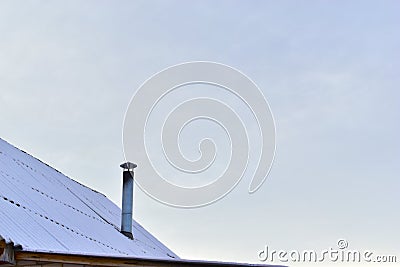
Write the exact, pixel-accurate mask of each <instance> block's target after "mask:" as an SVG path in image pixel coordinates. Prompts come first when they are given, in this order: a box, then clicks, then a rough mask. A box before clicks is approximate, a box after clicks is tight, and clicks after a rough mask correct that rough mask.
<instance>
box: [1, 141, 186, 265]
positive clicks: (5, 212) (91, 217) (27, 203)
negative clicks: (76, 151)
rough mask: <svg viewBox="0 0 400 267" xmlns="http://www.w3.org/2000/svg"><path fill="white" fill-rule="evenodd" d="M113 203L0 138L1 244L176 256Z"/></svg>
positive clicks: (73, 251)
mask: <svg viewBox="0 0 400 267" xmlns="http://www.w3.org/2000/svg"><path fill="white" fill-rule="evenodd" d="M120 219H121V210H120V208H119V207H118V206H117V205H115V204H114V203H113V202H112V201H110V200H109V199H107V197H106V196H104V195H103V194H101V193H98V192H96V191H94V190H92V189H90V188H88V187H86V186H84V185H82V184H80V183H78V182H76V181H74V180H72V179H70V178H68V177H67V176H65V175H63V174H62V173H60V172H59V171H57V170H55V169H53V168H51V167H50V166H48V165H46V164H45V163H43V162H41V161H40V160H38V159H36V158H34V157H32V156H31V155H29V154H27V153H25V152H23V151H21V150H19V149H17V148H15V147H14V146H12V145H10V144H8V143H7V142H5V141H4V140H2V139H0V240H1V239H4V240H5V241H6V242H7V243H11V242H12V243H13V244H14V246H21V247H22V250H24V251H31V252H52V253H65V254H81V255H99V256H128V257H138V258H153V259H173V258H178V257H177V256H176V255H175V254H174V253H173V252H172V251H171V250H169V249H168V248H167V247H166V246H164V245H163V244H162V243H161V242H160V241H158V240H157V239H156V238H154V237H153V236H152V235H151V234H150V233H149V232H147V231H146V230H145V229H144V228H143V227H142V226H140V225H139V224H138V223H137V222H136V221H134V220H133V221H132V224H133V235H134V237H135V238H134V240H131V239H129V238H127V237H126V236H124V235H123V234H121V233H120V232H119V226H120Z"/></svg>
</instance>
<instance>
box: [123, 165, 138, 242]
mask: <svg viewBox="0 0 400 267" xmlns="http://www.w3.org/2000/svg"><path fill="white" fill-rule="evenodd" d="M120 167H121V168H122V169H123V172H122V179H123V182H122V216H121V233H122V234H124V235H125V236H127V237H129V238H130V239H133V234H132V213H133V183H134V181H133V176H134V174H133V169H135V168H136V167H137V165H136V164H134V163H132V162H125V163H123V164H121V165H120Z"/></svg>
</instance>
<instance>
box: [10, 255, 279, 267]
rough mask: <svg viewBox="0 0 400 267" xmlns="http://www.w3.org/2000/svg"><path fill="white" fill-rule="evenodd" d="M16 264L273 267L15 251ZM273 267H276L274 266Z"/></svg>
mask: <svg viewBox="0 0 400 267" xmlns="http://www.w3.org/2000/svg"><path fill="white" fill-rule="evenodd" d="M15 257H16V259H17V262H18V261H20V260H24V261H34V262H49V263H63V264H65V265H66V264H76V265H89V266H110V267H114V266H115V267H116V266H122V267H127V266H144V267H170V266H177V267H194V266H208V267H210V266H215V267H226V266H236V267H249V266H254V267H255V266H262V267H267V266H273V265H264V264H242V263H227V262H208V261H188V260H179V259H177V260H173V259H171V260H162V259H143V258H124V257H106V256H88V255H71V254H57V253H42V252H24V251H17V252H16V255H15ZM275 267H278V266H277V265H275Z"/></svg>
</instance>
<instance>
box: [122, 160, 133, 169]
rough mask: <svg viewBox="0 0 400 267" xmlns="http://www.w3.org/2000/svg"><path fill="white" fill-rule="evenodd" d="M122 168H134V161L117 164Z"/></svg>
mask: <svg viewBox="0 0 400 267" xmlns="http://www.w3.org/2000/svg"><path fill="white" fill-rule="evenodd" d="M119 166H120V167H121V168H122V169H126V170H133V169H134V168H136V167H137V165H136V164H135V163H132V162H129V161H128V162H125V163H122V164H121V165H119Z"/></svg>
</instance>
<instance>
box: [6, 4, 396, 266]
mask: <svg viewBox="0 0 400 267" xmlns="http://www.w3.org/2000/svg"><path fill="white" fill-rule="evenodd" d="M399 13H400V2H399V1H329V2H327V1H252V2H249V1H197V2H194V1H118V2H114V1H96V2H95V1H25V2H22V1H20V2H18V1H1V2H0V90H1V93H0V114H1V115H0V118H1V123H0V137H1V138H3V139H5V140H6V141H8V142H10V143H12V144H13V145H15V146H17V147H19V148H21V149H23V150H26V151H27V152H29V153H30V154H32V155H34V156H36V157H38V158H39V159H41V160H43V161H45V162H47V163H49V164H50V165H52V166H54V167H55V168H56V169H58V170H60V171H62V172H63V173H64V174H66V175H68V176H70V177H71V178H73V179H75V180H77V181H79V182H81V183H83V184H85V185H88V186H90V187H92V188H94V189H96V190H98V191H100V192H103V193H104V194H105V195H107V196H108V197H109V198H110V199H112V200H113V201H114V202H116V203H117V204H120V202H121V201H120V198H121V173H120V168H119V164H120V163H121V162H122V161H123V158H124V156H123V148H122V123H123V119H124V113H125V110H126V108H127V105H128V104H129V100H130V98H131V97H132V95H133V93H134V92H135V90H136V89H137V88H138V87H139V86H140V85H141V84H142V83H143V82H144V81H145V80H146V79H147V78H149V77H150V76H151V75H153V74H154V73H156V72H158V71H160V70H162V69H164V68H166V67H168V66H171V65H174V64H178V63H181V62H186V61H192V60H209V61H216V62H221V63H224V64H227V65H231V66H233V67H235V68H237V69H240V70H241V71H243V72H244V73H245V74H247V75H248V76H249V77H251V78H252V79H253V80H254V81H255V82H256V83H257V84H258V86H259V87H260V88H261V90H262V91H263V93H264V95H265V96H266V97H267V99H268V101H269V104H270V106H271V109H272V112H273V114H274V117H275V120H276V131H277V151H276V158H275V163H274V166H273V168H272V171H271V173H270V175H269V177H268V179H267V181H266V182H265V183H264V185H263V186H262V187H261V189H260V190H259V191H257V192H256V193H255V194H252V195H249V194H248V193H247V188H248V184H249V183H250V178H251V177H244V179H243V180H242V182H241V183H240V184H239V186H238V187H236V188H235V190H234V191H233V192H232V193H231V194H229V195H228V196H227V197H225V198H224V199H222V200H221V201H219V202H217V203H215V204H213V205H210V206H207V207H204V208H200V209H189V210H188V209H177V208H171V207H168V206H165V205H162V204H159V203H158V202H156V201H154V200H152V199H151V198H149V197H148V196H147V195H145V194H144V193H142V192H140V191H139V190H136V192H135V193H136V196H135V211H134V213H135V215H134V217H135V218H136V219H137V220H138V221H139V222H140V223H142V224H143V226H144V227H145V228H147V229H148V230H149V231H150V232H152V233H153V234H154V235H155V236H157V237H158V238H159V239H160V240H161V241H163V242H164V243H165V244H166V245H167V246H169V247H170V248H171V249H172V250H173V251H175V252H176V253H177V254H178V255H180V256H181V257H184V258H197V259H212V260H228V261H246V262H257V252H258V251H259V250H261V249H263V247H264V245H269V246H270V247H271V248H275V249H287V250H291V249H299V250H301V249H315V250H318V249H321V250H322V249H326V248H329V247H332V246H333V247H334V246H335V244H336V241H337V239H339V238H346V239H347V241H348V242H349V244H350V247H351V248H353V249H371V250H374V251H377V252H380V253H382V254H390V253H392V254H393V253H395V254H397V255H399V256H400V254H399V252H400V245H399V242H398V240H399V239H400V232H399V231H398V225H399V223H400V215H399V212H398V210H399V209H398V203H399V190H400V181H399V168H400V167H399V166H400V164H399V160H400V141H399V137H398V136H400V127H399V114H400V90H399V85H400V75H399V69H400V63H399V62H400V53H399V52H400V51H399V47H400V32H399V31H400V30H399V26H400V17H399V15H398V14H399ZM340 266H345V265H344V264H342V265H340ZM371 266H372V265H371Z"/></svg>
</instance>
